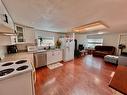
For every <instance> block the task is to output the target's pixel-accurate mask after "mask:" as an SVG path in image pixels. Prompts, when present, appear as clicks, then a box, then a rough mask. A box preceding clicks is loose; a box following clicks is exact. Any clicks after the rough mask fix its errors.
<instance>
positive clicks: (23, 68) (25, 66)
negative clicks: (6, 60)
mask: <svg viewBox="0 0 127 95" xmlns="http://www.w3.org/2000/svg"><path fill="white" fill-rule="evenodd" d="M27 68H28V66H27V65H24V66H21V67H18V68H17V69H16V70H17V71H22V70H25V69H27Z"/></svg>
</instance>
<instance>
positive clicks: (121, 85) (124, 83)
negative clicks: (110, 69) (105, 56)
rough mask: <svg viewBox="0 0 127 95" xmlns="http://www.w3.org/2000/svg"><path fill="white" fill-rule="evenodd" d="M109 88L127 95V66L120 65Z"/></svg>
mask: <svg viewBox="0 0 127 95" xmlns="http://www.w3.org/2000/svg"><path fill="white" fill-rule="evenodd" d="M109 86H110V87H112V88H113V89H115V90H117V91H119V92H121V93H123V94H125V95H127V66H122V65H119V66H118V67H117V69H116V72H115V75H114V77H113V78H112V80H111V82H110V84H109Z"/></svg>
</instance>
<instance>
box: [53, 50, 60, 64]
mask: <svg viewBox="0 0 127 95" xmlns="http://www.w3.org/2000/svg"><path fill="white" fill-rule="evenodd" d="M54 59H55V61H56V62H59V61H61V60H62V51H61V50H57V51H55V58H54Z"/></svg>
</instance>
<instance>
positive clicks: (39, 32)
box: [34, 30, 60, 42]
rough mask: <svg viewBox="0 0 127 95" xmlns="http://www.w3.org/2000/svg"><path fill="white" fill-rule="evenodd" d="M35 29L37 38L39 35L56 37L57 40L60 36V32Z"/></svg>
mask: <svg viewBox="0 0 127 95" xmlns="http://www.w3.org/2000/svg"><path fill="white" fill-rule="evenodd" d="M34 31H35V38H36V39H37V38H38V36H41V37H54V40H55V42H56V41H57V39H58V38H59V35H60V33H54V32H49V31H44V30H34Z"/></svg>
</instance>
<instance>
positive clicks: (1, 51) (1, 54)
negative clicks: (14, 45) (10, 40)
mask: <svg viewBox="0 0 127 95" xmlns="http://www.w3.org/2000/svg"><path fill="white" fill-rule="evenodd" d="M6 54H7V50H6V46H0V59H3V58H4V57H5V55H6Z"/></svg>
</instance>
